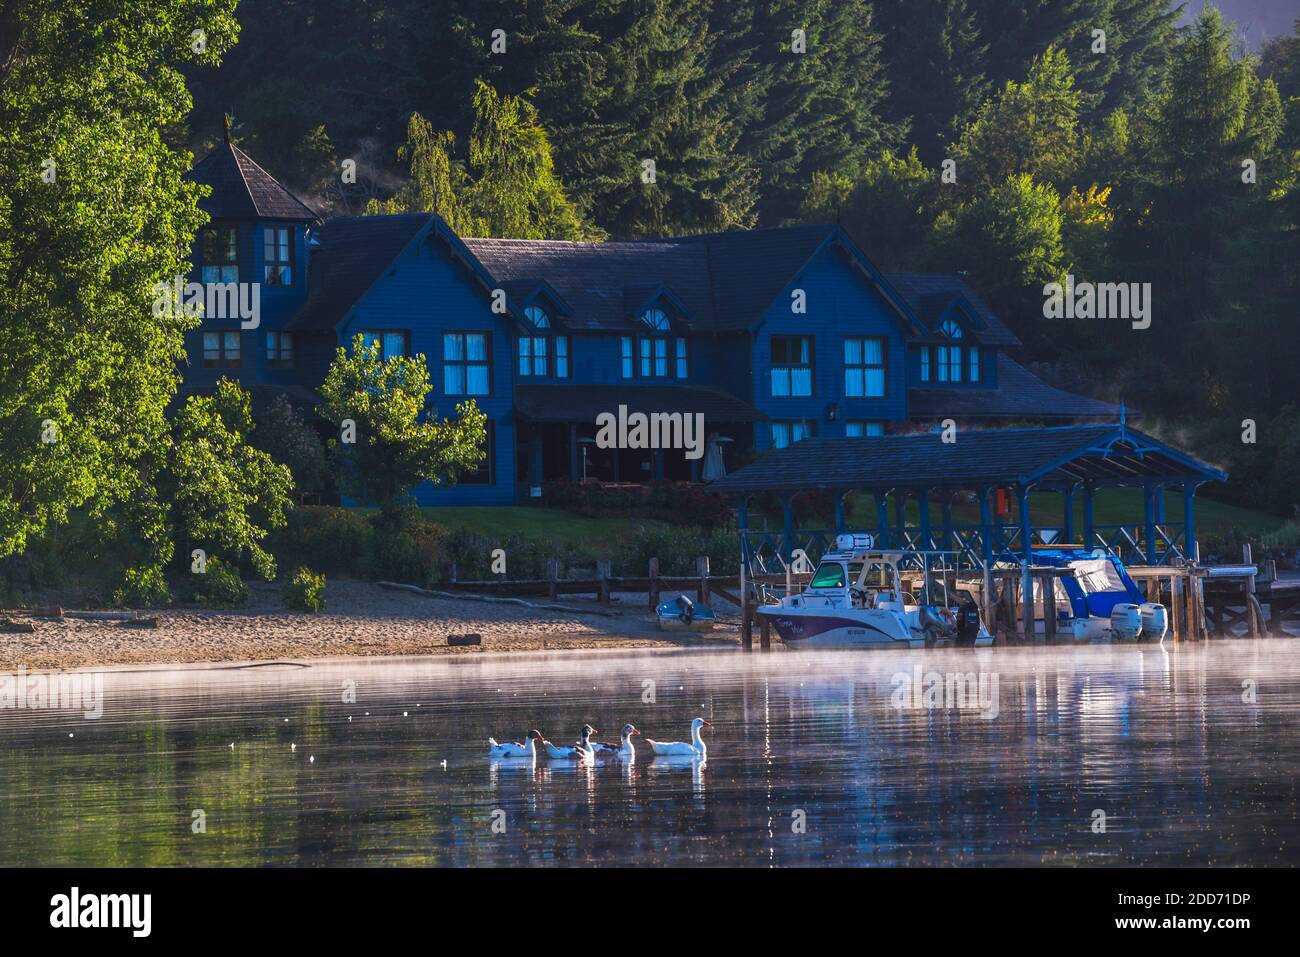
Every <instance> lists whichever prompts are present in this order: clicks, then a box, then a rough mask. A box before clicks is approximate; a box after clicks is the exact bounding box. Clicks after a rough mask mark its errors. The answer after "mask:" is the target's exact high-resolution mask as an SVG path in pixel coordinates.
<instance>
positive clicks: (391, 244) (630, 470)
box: [185, 144, 1117, 505]
mask: <svg viewBox="0 0 1300 957" xmlns="http://www.w3.org/2000/svg"><path fill="white" fill-rule="evenodd" d="M192 176H193V178H194V179H195V180H197V181H199V182H205V183H207V184H208V185H209V186H211V187H212V189H213V195H211V196H209V197H205V199H204V200H203V201H202V203H201V205H202V206H203V208H204V209H206V210H207V211H208V212H209V213H210V215H212V216H213V224H212V225H213V226H236V227H237V228H238V231H239V233H238V248H239V270H240V275H239V278H240V281H241V282H254V281H256V282H261V281H262V279H263V273H264V266H265V265H266V264H265V261H264V248H263V242H262V230H263V228H264V227H268V226H284V227H285V228H289V229H291V230H292V231H293V248H294V257H293V266H294V270H293V282H292V284H291V285H290V286H289V287H286V288H276V287H269V286H266V285H263V286H262V288H261V317H260V319H261V321H260V324H259V326H258V328H256V329H251V330H240V337H241V361H240V364H239V366H238V367H237V368H206V367H204V365H203V347H202V332H204V331H222V332H225V331H234V330H236V329H238V324H237V323H236V322H235V321H233V320H215V319H207V320H205V321H204V323H203V327H202V328H201V329H200V330H196V331H195V332H193V333H192V334H191V335H190V336H189V338H188V340H187V356H188V367H187V369H186V370H185V389H186V391H188V392H193V391H203V390H208V389H211V388H212V387H213V386H214V385H215V383H216V381H217V380H218V379H219V378H220V377H221V376H223V375H228V376H231V377H232V378H238V379H240V381H241V382H242V383H243V384H244V385H245V386H247V387H250V388H253V389H255V390H257V393H258V395H259V396H265V395H269V394H273V393H274V390H276V389H280V390H283V392H284V393H285V394H287V395H289V396H290V398H291V399H292V400H293V401H295V403H296V404H298V405H300V406H303V407H310V406H311V405H312V404H314V403H313V402H312V394H313V392H314V391H315V390H317V389H318V388H319V386H320V383H321V382H322V381H323V379H324V377H325V374H326V372H327V370H328V368H329V364H330V362H331V360H332V359H333V357H334V354H335V351H336V349H337V348H338V347H339V346H340V345H343V344H346V343H348V342H349V341H350V340H351V338H352V336H353V335H355V334H356V333H358V332H362V331H365V330H373V331H394V332H401V333H402V334H404V335H405V337H406V341H407V349H408V352H409V353H411V354H423V355H424V356H425V360H426V363H427V365H428V369H429V377H430V382H431V385H432V391H431V394H430V397H429V405H430V408H431V410H433V411H436V413H437V414H440V415H447V414H452V413H453V412H454V408H455V405H456V404H457V403H458V402H459V401H461V400H462V399H464V398H467V396H459V395H448V394H447V392H446V381H445V377H444V371H445V367H446V363H445V361H444V357H443V337H444V335H445V334H447V333H453V332H461V333H482V334H483V335H485V336H487V337H488V342H489V363H488V365H489V379H490V383H491V389H490V394H488V395H486V396H474V397H473V398H475V400H476V401H477V403H478V405H479V406H480V408H482V409H483V410H484V412H485V413H486V415H487V416H488V419H489V422H490V423H491V432H490V435H491V441H492V446H493V459H492V465H491V474H492V481H491V483H490V484H468V483H462V484H459V485H456V486H451V487H434V486H432V485H426V486H421V487H420V488H418V489H417V490H416V492H415V497H416V500H417V501H418V502H420V503H421V504H425V505H436V504H447V505H453V504H455V505H489V504H506V503H509V502H513V501H516V500H518V499H519V498H520V497H521V496H527V494H528V492H527V489H528V488H529V487H532V486H535V485H538V484H540V482H541V478H542V477H543V476H556V475H562V476H572V475H574V474H575V470H576V469H577V464H576V463H577V462H578V461H579V455H578V454H577V452H576V446H573V442H574V440H575V438H576V437H578V436H580V435H587V436H589V435H592V434H594V425H595V423H594V411H593V410H595V409H596V406H598V405H599V406H601V408H602V409H604V410H606V411H610V412H614V411H615V410H616V409H617V407H618V405H619V404H620V395H622V396H623V397H624V399H625V400H626V401H633V398H635V401H636V402H639V403H642V404H643V403H644V401H649V400H648V399H647V397H652V396H658V397H660V398H661V399H662V400H663V401H667V400H668V399H669V398H671V399H672V400H673V401H674V402H679V401H680V402H684V403H686V404H688V405H689V404H690V403H692V402H695V403H698V404H699V405H700V406H701V408H706V409H707V412H706V422H705V430H706V433H707V432H712V431H714V426H721V431H722V433H723V434H724V435H729V436H730V437H732V438H733V439H734V440H735V441H734V444H733V445H731V446H730V447H729V451H730V452H731V453H741V452H743V451H744V449H745V448H748V447H751V446H752V447H755V448H758V449H760V450H761V449H766V448H769V447H770V446H771V445H772V427H773V424H775V423H784V422H803V423H805V424H807V425H809V426H811V432H812V434H814V435H816V436H819V437H834V436H842V435H845V434H846V428H847V426H848V424H849V423H894V424H898V423H903V422H908V421H911V422H917V421H929V420H932V419H933V418H934V417H935V416H936V414H937V413H938V412H943V414H944V417H946V416H948V415H951V416H952V417H954V418H958V419H963V418H970V419H981V418H990V417H1019V418H1021V419H1034V418H1037V417H1039V415H1040V413H1042V414H1045V415H1049V416H1052V417H1057V418H1069V417H1070V416H1072V415H1073V416H1079V417H1086V416H1098V415H1104V414H1107V413H1113V412H1114V411H1117V410H1115V408H1114V406H1110V405H1109V404H1107V403H1103V402H1098V401H1097V400H1093V399H1087V398H1085V397H1082V396H1076V395H1072V394H1070V393H1066V392H1063V391H1061V390H1057V389H1053V388H1051V387H1049V386H1047V384H1046V383H1044V382H1042V381H1041V380H1038V379H1037V378H1036V377H1034V376H1033V375H1032V374H1031V373H1030V372H1029V371H1028V370H1026V369H1024V367H1022V366H1020V365H1018V364H1016V363H1014V361H1013V360H1011V359H1010V358H1009V357H1008V356H1007V355H1006V354H1005V352H1004V350H1005V349H1006V348H1012V347H1015V346H1017V345H1019V340H1018V339H1016V337H1015V335H1014V334H1013V333H1012V332H1011V331H1010V330H1009V329H1008V328H1007V327H1006V325H1005V324H1004V323H1003V322H1002V321H1001V320H1000V319H999V318H998V317H997V316H996V315H994V314H993V313H992V311H991V310H989V308H988V306H987V305H986V304H985V303H984V302H983V301H982V300H980V299H979V297H978V296H976V295H975V294H974V293H973V292H972V291H971V290H970V289H969V288H968V287H967V286H966V285H965V283H964V282H962V280H961V279H960V277H957V276H942V275H935V274H925V273H888V274H882V273H880V272H879V271H878V270H876V268H875V267H874V266H872V265H871V264H870V263H869V262H867V261H866V260H865V258H864V257H862V255H861V253H860V251H859V250H858V249H857V247H856V246H855V245H854V244H853V243H852V242H851V240H849V239H848V237H847V236H845V235H844V234H843V233H842V232H841V231H840V230H839V229H838V228H837V227H835V226H829V225H812V226H796V227H789V228H778V229H760V230H752V231H745V232H741V231H737V232H728V233H718V234H711V235H700V236H691V237H682V238H674V239H659V240H645V241H636V242H611V243H596V244H592V243H568V242H556V241H528V240H499V239H473V238H460V237H457V236H455V235H454V234H453V233H452V232H451V230H450V229H449V228H448V227H447V225H446V224H445V223H444V222H443V221H442V220H441V219H439V218H438V217H437V216H435V215H433V214H429V213H412V214H402V215H396V216H383V217H350V218H339V219H331V220H328V221H326V222H324V223H318V222H316V221H314V220H313V216H314V214H313V213H311V211H310V210H308V209H307V208H306V207H305V206H304V205H303V204H302V203H301V202H300V201H299V200H297V199H296V197H294V196H293V195H292V194H291V193H289V192H288V191H287V190H284V189H283V187H281V186H279V184H278V183H276V182H275V181H274V179H272V178H271V177H270V175H269V174H268V173H266V172H265V171H264V170H262V169H261V168H260V167H258V166H257V165H256V164H255V163H254V162H253V161H252V160H251V159H249V158H248V157H246V156H244V155H243V154H242V153H239V151H238V150H237V149H236V148H234V147H232V146H229V145H228V144H227V145H224V146H222V147H218V149H217V150H216V151H214V153H213V154H212V155H210V156H209V157H208V158H207V159H205V160H204V161H203V162H202V163H200V164H198V166H196V167H195V169H194V171H192ZM200 242H201V237H200ZM200 250H201V245H200V244H199V243H196V248H195V250H194V255H193V259H192V263H193V266H194V273H193V278H195V279H197V278H199V268H198V267H199V265H200ZM498 288H499V289H503V290H505V291H506V294H507V305H508V307H509V311H508V313H507V314H504V315H503V314H499V313H494V312H493V311H492V309H491V299H490V292H491V290H493V289H498ZM796 288H798V289H802V290H803V291H804V293H805V294H806V301H807V311H806V312H805V313H802V314H792V313H791V310H790V306H791V296H790V293H791V291H792V290H794V289H796ZM530 302H532V303H535V304H537V305H539V306H541V307H543V308H544V309H545V310H546V312H547V314H548V316H549V320H550V329H549V330H547V331H546V332H545V333H540V332H538V331H537V330H534V329H533V328H532V327H531V326H530V325H528V323H527V322H526V321H525V319H524V315H523V309H524V306H525V305H526V304H528V303H530ZM646 307H652V308H658V309H662V310H663V311H664V312H665V313H666V314H667V316H668V319H669V323H670V326H671V328H670V329H669V330H661V331H658V332H652V331H651V330H650V329H649V327H648V326H646V325H645V323H643V322H642V321H640V319H639V318H638V316H639V313H640V311H641V310H642V309H644V308H646ZM945 317H955V318H957V320H958V321H959V322H960V323H962V324H963V332H964V336H963V340H962V342H963V345H965V346H967V347H970V346H975V347H977V348H978V349H979V351H980V358H981V365H980V371H981V374H980V381H979V382H978V383H971V382H968V381H965V379H966V378H967V377H963V381H962V382H960V383H938V382H936V381H934V380H933V378H932V381H930V382H922V381H921V378H920V346H921V344H922V343H935V342H938V341H941V340H940V339H938V332H937V329H938V326H939V324H940V323H941V322H942V321H943V319H944V318H945ZM281 331H289V332H291V333H292V334H293V337H294V343H293V344H294V363H293V365H292V367H288V368H284V367H277V366H274V365H271V364H268V360H267V354H266V333H267V332H281ZM540 334H545V335H547V336H548V340H549V341H548V346H549V350H548V351H549V355H548V368H547V373H546V375H544V376H537V375H521V374H520V372H519V368H518V351H517V350H518V342H519V337H520V336H521V335H522V336H530V337H531V336H533V335H540ZM556 336H567V337H568V345H569V367H570V368H569V375H568V376H565V377H561V376H557V375H556V366H555V345H554V344H555V337H556ZM625 336H627V337H632V338H633V339H634V340H636V339H639V338H642V337H644V336H662V337H663V338H666V339H667V340H668V368H667V370H666V371H667V372H668V374H667V375H665V376H654V375H652V376H649V377H646V376H643V375H642V374H641V363H640V352H639V349H635V351H634V363H633V364H634V370H633V373H634V374H633V375H632V376H631V377H628V376H625V374H624V370H623V362H622V339H623V337H625ZM805 336H806V337H811V339H812V345H813V348H812V352H811V359H812V377H813V378H812V381H813V389H812V394H811V395H810V396H788V397H787V396H778V395H774V394H773V391H772V365H773V363H772V354H773V353H772V350H773V343H774V340H777V339H778V338H779V337H805ZM851 337H852V338H864V339H867V338H879V339H880V340H881V341H882V343H883V346H884V361H885V365H884V381H885V390H884V395H882V396H876V397H857V396H849V395H848V394H847V390H846V382H845V340H846V339H848V338H851ZM678 338H682V339H684V340H685V341H686V342H687V358H688V370H687V375H686V376H685V377H684V378H679V377H678V375H677V368H676V362H675V341H676V340H677V339H678ZM587 387H591V389H590V391H588V389H587ZM548 390H551V391H550V392H549V393H548ZM634 393H635V396H634ZM656 401H658V400H656ZM832 409H833V410H834V415H833V417H832ZM564 410H567V412H565V414H564V415H561V412H563V411H564ZM662 411H665V412H692V411H698V410H696V409H692V408H676V407H674V408H665V409H663V410H662ZM722 415H729V416H731V417H732V418H733V419H734V420H735V421H733V422H730V423H726V422H722V421H721V420H720V419H719V420H717V421H715V420H713V419H712V418H710V416H722ZM681 454H682V453H681V452H680V451H675V452H669V453H667V455H668V456H676V457H678V458H680V456H681ZM620 458H623V459H624V462H623V466H622V468H623V471H622V474H621V475H618V473H617V472H616V473H615V474H616V476H617V477H621V478H623V479H629V478H633V479H635V478H645V477H650V476H651V475H656V476H657V475H662V474H665V462H664V458H665V456H664V455H662V454H659V455H655V456H654V462H653V464H652V465H647V464H646V463H645V462H643V461H633V459H635V458H636V456H634V455H624V456H614V463H615V464H614V466H613V467H614V468H615V469H617V468H618V465H617V461H618V460H619V459H620ZM603 461H609V459H608V457H605V458H604V459H603ZM689 471H690V474H691V475H692V476H694V475H695V474H696V472H697V471H698V463H694V464H692V465H691V467H690V469H689ZM667 474H670V475H672V474H676V475H677V476H678V477H681V476H682V475H683V474H684V463H682V462H676V464H675V465H673V464H672V463H671V462H670V467H669V468H668V469H667ZM603 477H607V476H603Z"/></svg>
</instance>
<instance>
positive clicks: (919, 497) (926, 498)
mask: <svg viewBox="0 0 1300 957" xmlns="http://www.w3.org/2000/svg"><path fill="white" fill-rule="evenodd" d="M916 513H917V515H918V516H919V521H918V522H917V525H918V527H919V528H920V530H921V548H923V549H926V548H930V547H932V546H933V544H934V543H933V542H932V541H931V540H930V490H929V489H927V488H923V489H921V490H920V491H919V492H917V493H916Z"/></svg>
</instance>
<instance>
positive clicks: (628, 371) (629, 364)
mask: <svg viewBox="0 0 1300 957" xmlns="http://www.w3.org/2000/svg"><path fill="white" fill-rule="evenodd" d="M622 347H623V378H624V379H631V378H632V377H633V376H634V375H635V374H636V373H635V368H634V367H635V362H636V359H635V356H634V354H633V351H632V337H631V336H624V337H623V340H622Z"/></svg>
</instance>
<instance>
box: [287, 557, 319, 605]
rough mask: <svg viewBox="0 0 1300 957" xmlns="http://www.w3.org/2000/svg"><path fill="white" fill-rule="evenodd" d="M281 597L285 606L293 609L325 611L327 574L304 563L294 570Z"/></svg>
mask: <svg viewBox="0 0 1300 957" xmlns="http://www.w3.org/2000/svg"><path fill="white" fill-rule="evenodd" d="M280 597H281V600H282V601H283V602H284V607H285V608H289V609H292V610H293V611H311V612H316V611H324V609H325V576H324V575H318V574H316V573H315V572H313V571H312V570H311V569H310V568H308V567H306V566H305V565H304V566H302V567H300V568H298V569H297V570H296V571H294V573H293V575H292V577H290V579H289V580H288V581H287V582H286V583H285V585H284V587H283V588H282V589H281V590H280Z"/></svg>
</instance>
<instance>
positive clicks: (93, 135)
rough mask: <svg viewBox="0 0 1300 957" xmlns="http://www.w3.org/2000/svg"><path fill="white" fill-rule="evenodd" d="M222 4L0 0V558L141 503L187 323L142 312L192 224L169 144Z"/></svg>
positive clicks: (215, 37)
mask: <svg viewBox="0 0 1300 957" xmlns="http://www.w3.org/2000/svg"><path fill="white" fill-rule="evenodd" d="M233 8H234V0H209V2H205V3H194V2H190V0H59V2H58V3H53V2H43V0H2V2H0V328H3V330H4V335H3V339H2V340H0V556H2V555H8V554H12V553H14V552H16V551H20V550H21V549H22V548H23V547H24V543H25V542H26V540H27V537H28V536H29V535H30V534H32V533H34V532H37V531H39V530H40V529H41V528H42V527H44V526H46V525H47V524H49V523H51V522H59V521H63V520H65V519H66V518H67V516H68V513H69V511H70V510H72V509H75V508H79V507H83V506H86V507H91V508H92V509H94V510H96V511H102V510H103V509H105V508H107V507H108V506H109V505H110V504H111V503H113V502H116V501H121V500H123V499H128V498H131V497H132V496H134V495H136V494H138V493H140V492H141V489H142V486H143V484H144V483H145V482H146V481H147V479H146V476H145V475H144V474H143V473H142V470H141V468H140V465H139V459H140V456H141V455H142V454H143V452H144V451H145V450H147V449H149V448H150V447H152V446H155V445H157V444H160V443H163V442H164V441H165V437H166V433H167V424H166V420H165V418H164V415H163V410H164V408H165V407H166V405H167V403H168V401H169V400H170V398H171V397H172V395H173V394H174V392H175V389H176V385H177V381H178V376H177V366H178V363H179V362H180V360H181V357H182V342H183V333H184V331H185V329H186V328H187V327H188V326H189V325H190V324H191V323H192V321H193V320H191V319H189V318H186V317H185V316H182V315H175V316H169V315H164V316H154V315H151V310H150V305H151V303H153V301H154V299H155V298H156V297H155V296H154V293H153V289H154V287H155V285H156V284H158V283H162V282H170V281H171V279H172V277H174V276H177V275H183V274H185V273H187V272H188V271H189V264H188V263H187V262H186V258H185V257H186V256H187V255H188V252H189V249H190V243H191V241H192V239H193V236H194V233H195V231H196V230H197V229H198V228H199V226H200V225H201V223H202V221H203V217H202V214H201V213H200V212H199V211H198V209H197V207H196V201H197V198H198V188H197V187H195V186H192V185H188V184H186V183H185V182H183V181H182V178H181V177H182V175H183V174H184V172H185V170H186V168H187V166H188V164H189V157H188V156H186V155H184V154H182V153H180V152H177V151H175V150H173V149H171V148H170V147H169V146H168V145H167V137H166V135H165V134H166V133H167V130H168V128H169V126H170V125H171V124H174V123H176V122H177V121H178V120H179V119H180V118H181V117H182V116H184V114H185V112H186V111H187V110H188V109H189V106H190V97H189V94H188V92H187V90H186V88H185V83H184V80H183V77H182V75H181V73H180V72H179V70H180V67H181V65H182V64H184V63H186V62H190V61H198V62H203V63H209V64H211V63H216V62H217V60H218V58H219V57H220V55H221V54H222V53H223V52H224V51H225V50H226V49H227V48H228V47H229V46H230V45H231V44H232V43H233V42H234V39H235V36H236V33H237V29H238V28H237V26H236V24H235V21H234V18H233V15H232V11H233ZM195 31H201V33H199V34H196V32H195ZM200 38H201V39H202V41H203V42H202V43H199V42H198V40H199V39H200ZM196 49H201V50H202V52H196Z"/></svg>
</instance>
